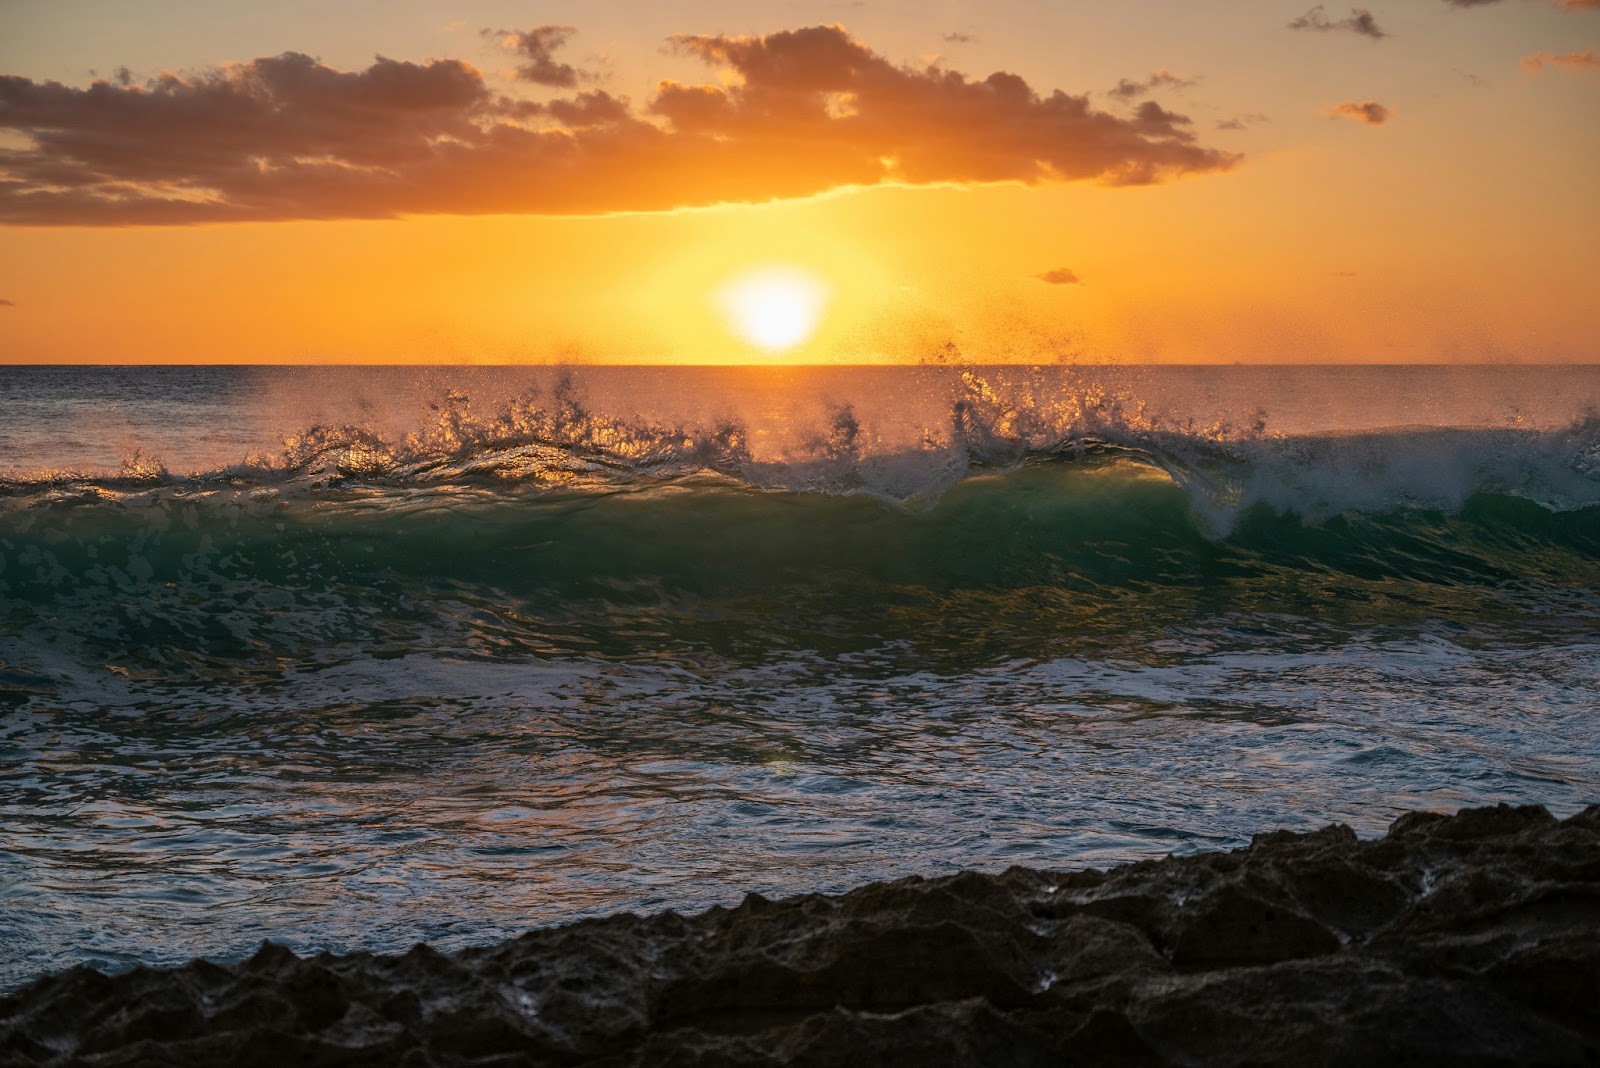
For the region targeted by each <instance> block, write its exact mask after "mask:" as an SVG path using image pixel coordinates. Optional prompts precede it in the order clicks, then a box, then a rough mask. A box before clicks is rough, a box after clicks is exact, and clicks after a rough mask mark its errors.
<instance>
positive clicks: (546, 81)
mask: <svg viewBox="0 0 1600 1068" xmlns="http://www.w3.org/2000/svg"><path fill="white" fill-rule="evenodd" d="M577 32H578V31H577V28H576V27H574V26H535V27H534V28H533V29H531V30H484V31H483V35H484V36H485V37H487V38H489V39H490V40H493V41H497V42H499V44H500V47H501V48H504V49H506V50H507V51H510V52H515V53H517V54H518V55H519V56H521V57H522V58H523V59H525V60H527V62H526V63H524V64H522V65H521V66H520V67H518V68H517V77H518V78H520V79H521V80H522V81H525V82H532V83H533V84H535V85H548V86H550V87H551V88H553V89H571V88H572V87H574V86H576V85H577V84H578V79H579V78H580V77H582V76H583V72H581V71H580V70H578V68H577V67H574V66H573V65H572V64H570V63H560V62H558V61H557V60H556V58H555V53H556V50H557V49H558V48H560V47H561V46H562V45H564V44H566V43H567V41H568V40H569V39H570V38H571V37H572V35H573V34H575V33H577Z"/></svg>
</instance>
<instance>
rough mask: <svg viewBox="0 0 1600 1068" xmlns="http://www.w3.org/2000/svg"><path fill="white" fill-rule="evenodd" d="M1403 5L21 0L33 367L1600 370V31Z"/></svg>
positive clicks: (7, 221) (12, 292)
mask: <svg viewBox="0 0 1600 1068" xmlns="http://www.w3.org/2000/svg"><path fill="white" fill-rule="evenodd" d="M102 8H103V5H102ZM929 12H934V14H933V15H931V16H930V14H929ZM229 15H231V16H233V17H225V16H229ZM1367 16H1369V17H1365V18H1363V17H1362V12H1361V10H1359V9H1358V10H1351V9H1347V8H1343V7H1326V8H1323V9H1310V10H1308V9H1307V7H1306V6H1304V5H1297V4H1294V3H1291V4H1288V5H1287V6H1284V5H1279V4H1274V3H1264V2H1254V3H1243V2H1221V3H1217V4H1215V5H1192V4H1164V3H1154V2H1147V3H1130V4H1124V5H1117V6H1116V7H1114V8H1113V7H1112V6H1110V5H1090V4H1073V3H1059V4H1049V5H1046V4H1042V3H1037V2H1032V3H1023V2H1010V0H1002V2H991V3H985V4H982V5H979V4H963V3H945V4H938V5H933V6H932V7H927V6H919V7H913V8H908V9H905V10H900V9H897V8H894V7H891V6H888V5H879V4H868V5H865V6H861V7H842V6H840V5H794V4H776V3H774V4H764V5H763V4H740V5H733V4H717V3H700V4H683V5H675V6H674V7H673V9H672V10H671V11H670V12H668V11H663V10H661V9H660V7H659V6H645V5H642V4H629V3H616V4H584V5H578V4H569V5H561V4H546V5H538V10H536V11H533V12H532V13H531V14H530V11H529V10H528V9H527V8H526V6H525V5H511V4H500V3H477V4H465V5H441V4H432V3H422V2H412V0H403V2H397V3H390V4H383V5H376V4H366V3H352V4H348V5H341V6H340V8H339V12H338V14H337V15H332V14H328V13H326V12H325V11H323V10H322V5H313V4H308V3H307V4H302V3H288V4H283V5H279V6H277V7H275V8H274V9H273V10H272V11H271V12H263V11H260V10H256V9H254V8H250V7H247V6H246V5H243V4H233V3H211V4H205V5H202V4H199V3H179V2H175V0H173V2H166V3H154V2H144V3H134V2H130V3H128V4H126V5H119V6H118V11H117V12H116V13H115V15H114V16H110V17H108V16H106V14H105V12H104V11H103V10H100V11H96V10H95V5H91V4H89V3H86V2H82V0H53V2H50V3H34V2H31V0H28V2H20V3H13V4H10V5H8V6H7V7H6V9H5V10H4V11H3V12H0V72H4V73H5V74H7V75H9V77H6V78H4V79H0V174H3V178H0V300H5V301H8V302H9V303H7V304H4V305H0V361H5V362H147V361H157V362H159V361H172V362H257V361H267V362H290V363H298V362H323V361H336V362H384V363H400V362H428V363H457V362H462V363H471V362H505V361H549V360H593V361H618V362H638V361H646V362H653V361H670V362H690V363H703V362H758V361H770V360H782V361H790V362H813V361H820V362H832V361H842V362H879V361H917V360H919V359H927V358H933V357H934V356H935V355H936V354H939V353H941V352H944V351H948V350H947V349H946V346H947V345H951V344H953V345H954V346H955V347H956V349H957V350H958V351H959V352H960V354H961V355H962V357H964V358H968V359H973V360H1025V361H1035V360H1051V359H1058V358H1068V359H1079V360H1094V361H1105V360H1111V361H1178V362H1211V361H1222V362H1231V361H1235V360H1241V361H1273V362H1279V361H1282V362H1298V361H1315V362H1329V361H1346V360H1350V361H1381V362H1403V361H1471V362H1479V361H1499V360H1520V361H1529V362H1543V361H1558V362H1559V361H1584V362H1592V361H1600V301H1597V300H1595V299H1594V297H1593V294H1595V293H1596V292H1600V204H1597V202H1596V198H1595V196H1594V193H1593V190H1595V189H1596V188H1600V126H1597V123H1596V116H1597V115H1600V60H1596V59H1595V58H1594V55H1593V54H1592V53H1590V52H1589V51H1588V50H1589V49H1590V48H1591V47H1592V46H1593V45H1595V44H1596V43H1600V5H1597V4H1593V3H1587V0H1578V2H1577V3H1576V4H1574V3H1572V2H1571V0H1567V2H1566V3H1563V2H1561V0H1501V2H1488V3H1484V2H1482V0H1480V2H1478V3H1476V4H1470V5H1466V4H1462V3H1460V0H1456V2H1454V3H1452V2H1451V0H1408V2H1406V3H1403V4H1402V3H1395V4H1393V5H1386V6H1383V7H1375V8H1372V9H1371V10H1370V12H1367ZM838 23H843V24H845V26H846V27H847V28H829V27H830V26H833V25H835V24H838ZM541 27H545V28H544V29H541ZM555 27H571V29H557V28H555ZM483 30H488V31H492V32H489V33H482V32H480V31H483ZM286 53H298V54H299V55H297V56H296V55H286ZM375 55H376V56H381V57H387V58H386V59H379V60H375V59H374V56H375ZM260 57H267V58H265V59H262V58H260ZM313 57H315V58H313ZM120 67H126V68H127V73H126V74H125V75H124V74H118V73H116V72H117V69H118V68H120ZM91 71H95V72H98V77H100V78H101V79H102V80H101V83H100V84H98V85H96V84H93V83H94V82H95V79H96V77H97V75H92V74H91V73H90V72H91ZM163 72H167V73H166V74H163ZM995 72H1004V73H1002V74H999V75H996V74H995ZM1157 72H1160V73H1159V74H1158V73H1157ZM1119 85H1120V86H1121V88H1120V89H1119ZM765 265H782V266H785V267H788V268H793V269H795V270H797V271H800V272H803V273H804V274H806V275H807V276H809V277H811V278H814V279H815V280H817V282H818V284H819V286H820V287H821V289H822V290H825V291H826V293H827V294H828V296H827V299H826V302H825V304H824V305H823V307H822V309H821V315H820V318H818V320H817V321H816V323H815V330H814V332H812V333H809V334H808V336H807V337H806V339H805V340H804V341H803V343H801V344H799V345H797V346H795V347H792V348H785V349H784V350H782V351H779V352H768V351H765V350H763V349H762V348H760V347H759V346H758V345H755V344H753V343H752V341H751V339H750V338H749V337H748V336H741V334H740V333H739V330H738V328H737V325H736V324H733V323H730V321H729V319H728V317H727V316H726V315H725V314H724V309H722V308H721V307H719V304H718V299H717V295H718V293H719V292H722V291H724V290H725V289H726V287H727V284H728V282H729V280H730V279H737V278H739V277H740V276H741V275H743V274H744V273H745V272H748V271H750V270H752V269H754V268H760V267H762V266H765ZM1040 276H1045V277H1046V278H1047V279H1049V280H1042V279H1041V277H1040ZM819 291H821V290H819Z"/></svg>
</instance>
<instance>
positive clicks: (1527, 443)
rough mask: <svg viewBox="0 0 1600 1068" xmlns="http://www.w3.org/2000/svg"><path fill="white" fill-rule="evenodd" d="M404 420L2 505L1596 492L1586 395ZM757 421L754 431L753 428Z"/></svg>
mask: <svg viewBox="0 0 1600 1068" xmlns="http://www.w3.org/2000/svg"><path fill="white" fill-rule="evenodd" d="M429 413H430V418H429V421H428V422H427V424H426V425H425V426H423V427H422V428H421V429H417V430H413V431H410V432H405V433H393V432H390V433H386V432H383V431H380V430H378V429H375V428H374V427H372V426H369V425H364V424H348V423H347V424H338V423H335V424H317V425H312V426H309V427H306V428H304V429H302V430H300V431H298V432H296V433H294V434H291V435H290V436H288V437H287V438H286V439H284V441H283V444H282V446H281V448H280V449H279V450H277V451H276V452H269V453H262V452H256V453H252V454H250V455H247V456H245V457H242V458H241V459H239V460H237V461H235V462H232V463H229V464H226V465H223V466H222V467H219V468H216V469H213V470H209V471H202V472H196V473H193V474H190V475H187V476H184V475H176V474H173V473H171V472H169V471H168V469H167V467H166V466H165V465H164V464H163V463H162V462H161V460H160V459H159V458H158V457H155V456H150V455H146V454H144V453H141V452H137V451H136V452H134V453H132V454H130V455H129V456H127V457H126V458H125V459H124V461H123V463H122V465H121V469H120V470H119V471H118V472H117V473H116V474H114V475H109V476H86V475H83V474H80V473H74V472H46V473H38V474H34V475H31V476H25V477H11V478H5V479H0V502H4V503H3V504H0V507H9V508H10V509H13V510H14V509H17V508H27V507H30V506H32V505H34V504H37V503H41V502H50V501H60V500H63V499H71V498H77V499H80V500H92V499H115V498H124V497H127V496H128V495H138V494H141V493H148V492H149V491H154V490H171V491H178V492H181V493H184V494H188V495H195V494H206V493H216V494H228V493H234V494H238V493H249V492H251V491H256V490H267V491H271V492H274V493H277V494H279V495H280V496H284V497H287V498H291V499H292V498H295V497H305V496H307V495H310V494H323V495H326V494H328V493H344V494H346V495H350V496H360V497H364V498H366V499H368V500H371V501H377V502H381V501H382V500H383V499H384V497H385V495H389V496H392V497H394V498H396V499H403V500H405V501H407V502H413V501H414V499H415V494H416V493H418V492H426V491H429V490H442V491H453V490H462V489H468V490H478V491H482V492H485V493H494V492H500V493H511V494H514V495H515V494H527V493H530V492H533V493H537V492H540V491H582V490H591V491H600V492H614V491H619V490H639V489H652V488H658V487H661V486H663V485H678V486H690V487H692V486H695V485H723V486H735V487H738V486H742V487H745V488H749V489H757V490H771V491H787V492H793V493H814V494H824V495H831V496H840V495H864V496H868V497H872V498H874V499H877V500H879V501H882V502H884V503H885V504H888V505H891V506H893V507H897V508H904V509H910V510H927V509H930V508H933V507H936V506H937V504H938V503H939V501H940V500H941V499H942V498H943V497H944V496H945V494H947V493H948V492H949V491H950V490H951V489H952V488H953V487H954V486H956V485H959V484H960V483H961V482H962V481H963V480H965V479H967V478H971V477H974V476H982V475H988V474H993V473H995V472H1004V471H1011V470H1016V469H1018V468H1020V467H1023V466H1027V465H1036V464H1049V463H1061V462H1076V463H1087V464H1090V465H1097V464H1105V463H1108V462H1112V461H1119V462H1126V463H1133V464H1141V465H1144V466H1147V467H1149V468H1152V469H1154V470H1158V471H1160V472H1163V473H1164V474H1165V475H1166V476H1167V477H1169V478H1170V479H1171V480H1172V481H1173V482H1174V483H1176V484H1177V485H1178V486H1179V487H1180V488H1182V489H1183V491H1184V493H1185V494H1186V495H1187V497H1188V499H1189V502H1190V505H1191V507H1192V508H1193V510H1194V512H1195V514H1196V515H1197V516H1199V517H1200V518H1201V519H1202V520H1203V522H1204V523H1205V524H1206V526H1207V527H1208V529H1209V530H1211V531H1212V533H1213V534H1214V535H1217V536H1222V535H1226V534H1227V533H1228V532H1229V531H1231V530H1232V529H1233V527H1234V524H1235V523H1236V522H1237V520H1238V518H1239V516H1240V515H1241V514H1242V513H1243V512H1245V511H1247V510H1249V509H1250V508H1253V507H1256V506H1259V505H1265V506H1267V507H1269V508H1271V509H1273V510H1274V511H1277V512H1280V513H1293V514H1295V515H1297V516H1300V517H1301V518H1303V519H1306V520H1308V521H1311V522H1318V521H1321V520H1324V519H1327V518H1329V517H1331V516H1335V515H1340V514H1347V513H1368V514H1374V513H1383V512H1386V511H1391V510H1394V509H1396V508H1408V507H1409V508H1429V509H1439V510H1444V511H1458V510H1460V509H1461V508H1462V507H1463V505H1464V504H1465V502H1466V501H1467V500H1468V499H1469V498H1471V497H1472V496H1473V495H1474V494H1480V493H1493V494H1500V495H1514V496H1522V497H1526V498H1528V499H1530V500H1533V501H1535V502H1536V503H1538V504H1540V505H1542V506H1543V507H1546V508H1550V509H1554V510H1569V509H1575V508H1585V507H1588V506H1591V505H1594V504H1600V414H1596V413H1594V412H1588V413H1585V414H1584V415H1583V416H1581V417H1579V418H1577V419H1575V420H1574V421H1573V422H1571V423H1570V424H1569V425H1567V426H1565V427H1561V428H1556V429H1542V430H1541V429H1528V428H1517V427H1503V428H1475V429H1466V428H1449V427H1422V428H1400V429H1393V430H1384V431H1364V432H1359V433H1339V434H1302V435H1284V434H1280V433H1276V432H1273V431H1271V430H1270V429H1269V424H1268V420H1267V418H1266V416H1265V414H1264V413H1260V412H1258V413H1255V414H1254V415H1253V416H1252V417H1250V418H1248V419H1246V420H1245V421H1244V422H1242V423H1239V424H1233V423H1227V422H1218V423H1214V424H1211V425H1208V426H1204V427H1200V426H1195V425H1194V424H1192V423H1190V422H1174V421H1172V420H1170V419H1165V418H1162V417H1160V416H1157V415H1153V414H1152V413H1151V412H1150V410H1149V409H1148V408H1147V407H1146V406H1145V405H1144V404H1142V403H1141V402H1139V401H1138V399H1137V397H1136V396H1134V395H1132V394H1127V393H1115V392H1108V391H1105V390H1103V389H1099V388H1085V389H1078V390H1065V391H1062V392H1059V393H1049V394H1044V395H1042V396H1041V395H1034V394H1032V393H1026V392H1025V393H1024V394H1023V395H1021V396H1017V395H1015V394H1013V393H1010V392H1007V391H1006V390H1004V389H1001V388H999V387H997V386H996V385H994V384H992V383H991V382H989V381H988V380H987V379H986V378H985V377H984V376H982V375H980V374H978V373H976V372H973V371H970V370H969V371H964V372H963V373H962V375H961V377H960V385H959V388H958V389H957V390H956V392H955V396H954V399H952V400H951V401H950V403H949V405H948V408H947V410H946V414H945V418H944V419H943V420H942V422H938V423H936V425H932V426H910V427H907V426H902V427H899V428H896V429H894V430H893V431H891V430H890V429H889V428H886V427H874V426H870V425H867V424H866V423H864V421H863V419H862V417H861V416H860V415H859V414H858V413H857V411H856V409H855V407H854V406H852V405H850V404H842V405H837V406H835V407H834V408H833V410H832V412H831V414H830V415H828V416H827V417H826V418H825V419H824V420H823V421H822V422H821V423H820V424H818V425H816V426H814V427H810V428H807V427H805V426H803V425H800V426H795V427H790V428H789V429H788V431H787V432H786V435H785V437H784V440H782V441H779V442H776V443H774V442H771V441H767V440H765V437H766V436H769V435H766V432H765V431H763V432H762V433H761V434H759V435H758V434H756V433H754V432H753V431H752V430H751V428H750V427H749V426H747V425H745V424H744V423H742V422H740V421H738V420H736V419H724V420H719V421H713V422H710V423H706V424H695V425H665V424H657V423H651V422H648V421H644V420H641V419H638V418H619V417H615V416H611V415H607V414H605V413H604V412H602V411H598V410H594V409H591V408H590V407H586V406H585V404H584V403H583V401H582V400H581V399H580V397H579V395H578V393H577V391H576V389H575V388H574V387H573V385H572V383H571V381H570V379H563V380H561V381H559V382H558V383H557V384H556V386H555V387H554V388H553V389H552V390H551V391H550V393H549V394H548V396H546V395H544V394H542V393H540V392H539V391H537V390H533V391H530V392H528V393H526V394H523V395H520V396H517V397H514V398H512V399H511V400H509V401H505V402H503V403H501V404H499V405H498V406H497V407H495V408H493V409H490V410H487V411H479V409H478V408H477V407H475V406H474V402H473V399H472V397H471V396H469V395H468V394H467V393H465V392H461V391H457V390H452V391H447V392H446V393H445V394H444V395H443V396H442V397H441V398H440V399H439V400H437V401H435V402H433V403H432V404H430V405H429ZM758 437H760V438H762V440H761V441H760V442H758V441H757V438H758Z"/></svg>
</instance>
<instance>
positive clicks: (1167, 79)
mask: <svg viewBox="0 0 1600 1068" xmlns="http://www.w3.org/2000/svg"><path fill="white" fill-rule="evenodd" d="M1197 81H1199V79H1198V78H1185V77H1183V76H1182V75H1178V74H1173V73H1172V72H1171V71H1167V70H1158V71H1156V72H1155V73H1154V74H1152V75H1150V77H1148V78H1145V79H1143V80H1141V81H1134V80H1132V79H1130V78H1123V79H1122V80H1121V81H1119V82H1117V84H1116V85H1115V86H1114V87H1113V88H1112V89H1111V95H1112V96H1114V97H1117V98H1118V99H1120V100H1133V99H1136V98H1138V97H1141V96H1144V95H1145V94H1146V93H1151V92H1154V91H1155V90H1157V89H1179V90H1181V89H1187V88H1189V87H1190V86H1191V85H1193V84H1194V83H1195V82H1197Z"/></svg>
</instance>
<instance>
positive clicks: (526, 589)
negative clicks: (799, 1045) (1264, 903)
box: [0, 366, 1600, 989]
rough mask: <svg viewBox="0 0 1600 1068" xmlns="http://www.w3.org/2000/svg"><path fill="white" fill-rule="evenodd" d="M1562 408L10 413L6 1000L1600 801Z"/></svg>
mask: <svg viewBox="0 0 1600 1068" xmlns="http://www.w3.org/2000/svg"><path fill="white" fill-rule="evenodd" d="M1597 403H1600V368H1594V367H1567V368H1559V367H1341V368H1319V367H1282V368H1260V367H1131V368H1130V367H1122V368H1118V367H1057V366H1052V367H1040V368H1023V367H960V366H923V367H904V368H837V369H828V368H788V369H785V368H776V367H774V368H759V369H743V368H724V369H715V368H619V367H574V368H514V369H513V368H442V367H441V368H425V369H407V368H377V369H371V368H309V367H308V368H237V367H224V368H118V367H103V368H13V369H8V370H7V372H6V374H5V375H4V376H3V377H0V412H4V414H5V416H6V418H5V420H4V423H3V425H0V902H3V906H0V989H9V988H12V987H15V986H17V985H20V984H21V983H23V982H26V981H27V980H29V979H31V978H33V977H36V976H38V975H41V974H45V973H49V972H53V971H58V970H60V969H62V968H65V967H68V966H71V965H73V964H78V963H88V964H91V965H94V966H96V967H99V968H102V969H105V970H111V971H115V970H119V969H125V968H128V967H131V966H133V965H135V964H139V963H147V964H174V963H179V962H182V961H185V960H188V959H190V958H192V957H195V956H207V957H211V958H213V959H218V960H237V959H242V958H244V957H246V956H248V955H249V954H250V953H251V952H253V951H254V949H255V948H256V946H257V945H258V944H259V942H260V941H261V940H262V939H263V938H269V937H270V938H273V939H276V940H279V941H282V942H284V943H286V944H288V945H290V946H291V947H293V948H295V949H297V950H300V951H302V952H306V951H312V950H317V949H331V950H336V951H351V950H357V949H375V950H397V949H402V948H404V947H406V946H409V945H410V944H412V943H413V942H416V941H418V940H427V941H429V942H432V943H434V944H437V945H440V946H444V947H454V946H463V945H474V944H487V943H490V942H493V941H496V940H498V939H501V938H504V937H507V936H510V935H514V934H517V933H520V932H522V931H524V930H527V929H529V928H532V927H539V926H546V925H549V924H553V923H558V922H563V921H566V920H570V919H573V918H576V917H580V916H589V915H599V914H605V913H612V912H616V911H618V910H635V911H641V912H649V911H659V910H662V909H666V908H676V909H680V910H684V909H692V908H698V907H703V906H705V905H709V904H713V903H717V902H724V903H726V902H729V901H733V900H737V899H738V898H739V897H740V896H742V895H743V894H744V893H745V892H746V891H750V890H755V891H760V892H763V893H766V894H769V895H782V894H788V893H795V892H800V891H809V890H842V889H845V888H848V887H850V886H854V885H857V884H860V883H863V882H866V881H868V880H871V879H880V878H886V877H892V876H898V875H904V874H912V873H918V874H930V875H931V874H940V873H948V872H952V871H956V870H961V869H980V870H988V871H999V870H1002V869H1004V868H1006V867H1007V866H1009V865H1012V864H1027V865H1030V866H1033V867H1047V868H1074V867H1083V866H1086V865H1093V866H1099V867H1105V866H1108V865H1112V864H1117V863H1121V862H1124V861H1128V860H1133V859H1139V858H1144V857H1154V856H1161V855H1165V854H1168V853H1172V852H1178V853H1189V852H1196V851H1200V850H1205V849H1215V848H1227V847H1232V846H1237V845H1239V844H1242V843H1244V842H1247V841H1248V840H1249V837H1250V835H1251V834H1252V833H1253V832H1255V831H1257V830H1260V829H1261V828H1263V827H1289V828H1301V829H1313V828H1316V827H1321V826H1323V825H1325V824H1327V823H1330V822H1343V823H1347V824H1349V825H1350V826H1352V827H1354V828H1356V829H1357V831H1358V832H1361V833H1363V834H1365V833H1375V832H1376V831H1378V830H1380V829H1381V828H1382V827H1384V826H1385V825H1386V824H1387V823H1388V822H1389V821H1390V820H1391V819H1393V818H1394V816H1395V815H1396V814H1398V813H1400V812H1402V811H1406V810H1409V809H1416V808H1434V809H1441V810H1444V809H1450V810H1453V809H1455V808H1458V807H1461V806H1463V805H1473V804H1486V803H1493V802H1499V801H1506V802H1513V803H1536V804H1542V805H1545V806H1547V807H1548V808H1550V810H1551V811H1552V812H1554V813H1556V814H1557V815H1558V816H1564V815H1568V814H1571V813H1573V812H1576V811H1577V810H1579V809H1580V808H1582V807H1583V806H1584V805H1587V804H1593V803H1595V802H1596V801H1600V698H1597V697H1596V694H1597V693H1600V414H1597V413H1596V405H1597Z"/></svg>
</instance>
